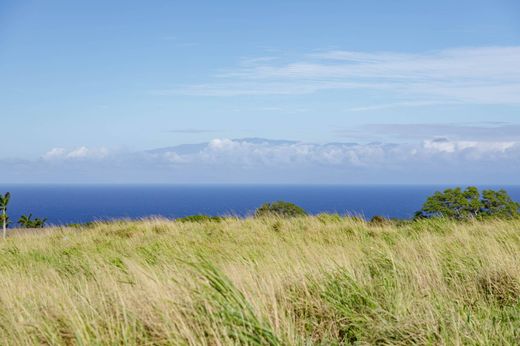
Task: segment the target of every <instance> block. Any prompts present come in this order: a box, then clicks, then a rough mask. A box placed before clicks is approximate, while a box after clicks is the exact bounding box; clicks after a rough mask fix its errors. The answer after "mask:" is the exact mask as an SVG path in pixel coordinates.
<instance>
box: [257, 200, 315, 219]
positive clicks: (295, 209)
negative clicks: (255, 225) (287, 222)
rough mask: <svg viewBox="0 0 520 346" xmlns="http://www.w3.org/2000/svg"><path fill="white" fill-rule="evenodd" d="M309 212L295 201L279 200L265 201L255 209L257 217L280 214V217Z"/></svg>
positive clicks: (301, 214) (303, 214) (302, 214)
mask: <svg viewBox="0 0 520 346" xmlns="http://www.w3.org/2000/svg"><path fill="white" fill-rule="evenodd" d="M305 215H307V212H306V211H305V210H304V209H303V208H301V207H299V206H297V205H296V204H294V203H290V202H284V201H277V202H273V203H264V204H262V205H261V206H260V208H258V209H257V210H256V211H255V217H263V216H280V217H296V216H305Z"/></svg>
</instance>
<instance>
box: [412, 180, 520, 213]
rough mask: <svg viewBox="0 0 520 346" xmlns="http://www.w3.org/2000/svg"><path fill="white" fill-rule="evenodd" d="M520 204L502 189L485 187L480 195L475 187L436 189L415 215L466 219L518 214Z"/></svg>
mask: <svg viewBox="0 0 520 346" xmlns="http://www.w3.org/2000/svg"><path fill="white" fill-rule="evenodd" d="M519 206H520V205H519V204H518V203H516V202H514V201H513V200H512V199H511V197H509V195H508V194H507V192H506V191H505V190H500V191H493V190H484V191H483V193H482V198H481V195H480V192H479V191H478V189H477V188H476V187H474V186H470V187H468V188H466V189H465V190H464V191H463V190H462V189H461V188H460V187H457V188H454V189H446V190H444V192H435V193H434V194H433V195H432V196H430V197H428V199H427V200H426V202H424V204H423V206H422V209H421V210H419V211H418V212H417V213H416V214H415V218H432V217H446V218H450V219H456V220H468V219H474V218H483V217H489V216H494V217H515V216H518V215H519V213H518V209H519Z"/></svg>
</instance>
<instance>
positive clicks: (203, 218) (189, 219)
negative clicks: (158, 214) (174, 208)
mask: <svg viewBox="0 0 520 346" xmlns="http://www.w3.org/2000/svg"><path fill="white" fill-rule="evenodd" d="M223 219H224V218H223V217H220V216H210V215H201V214H197V215H189V216H184V217H180V218H177V219H175V221H179V222H220V221H222V220H223Z"/></svg>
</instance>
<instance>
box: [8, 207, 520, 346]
mask: <svg viewBox="0 0 520 346" xmlns="http://www.w3.org/2000/svg"><path fill="white" fill-rule="evenodd" d="M15 232H16V231H15ZM519 343H520V221H518V220H516V221H515V220H511V221H486V222H467V223H457V222H452V221H447V220H433V221H432V220H424V221H420V222H409V223H405V222H401V223H396V222H390V221H389V222H384V223H366V222H364V221H362V220H360V219H355V218H348V217H340V216H338V215H319V216H315V217H302V218H293V219H279V218H261V219H244V220H242V219H233V218H229V219H222V220H219V222H214V221H212V220H198V219H197V220H193V221H190V220H182V222H181V221H177V222H175V221H168V220H161V219H154V220H144V221H138V222H130V221H121V222H113V223H99V224H91V225H88V226H85V227H82V226H77V225H76V226H75V227H71V228H53V229H45V230H42V231H41V233H35V234H19V235H16V234H15V235H13V236H12V237H10V238H8V239H7V240H6V241H3V242H1V243H0V344H1V345H23V344H47V345H96V344H97V345H107V344H108V345H116V344H117V345H119V344H124V345H143V344H154V345H155V344H158V345H171V344H173V345H343V344H361V345H363V344H389V345H399V344H401V345H409V344H432V345H436V344H446V345H452V344H468V345H477V344H478V345H503V344H506V345H507V344H511V345H514V344H519Z"/></svg>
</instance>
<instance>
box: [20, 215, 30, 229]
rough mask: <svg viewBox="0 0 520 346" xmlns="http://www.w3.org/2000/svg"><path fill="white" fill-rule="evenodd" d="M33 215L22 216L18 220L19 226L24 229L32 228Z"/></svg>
mask: <svg viewBox="0 0 520 346" xmlns="http://www.w3.org/2000/svg"><path fill="white" fill-rule="evenodd" d="M31 218H32V214H29V215H22V216H20V219H18V224H19V225H20V226H22V227H24V228H31V227H30V226H31V224H32V222H33V220H31Z"/></svg>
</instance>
